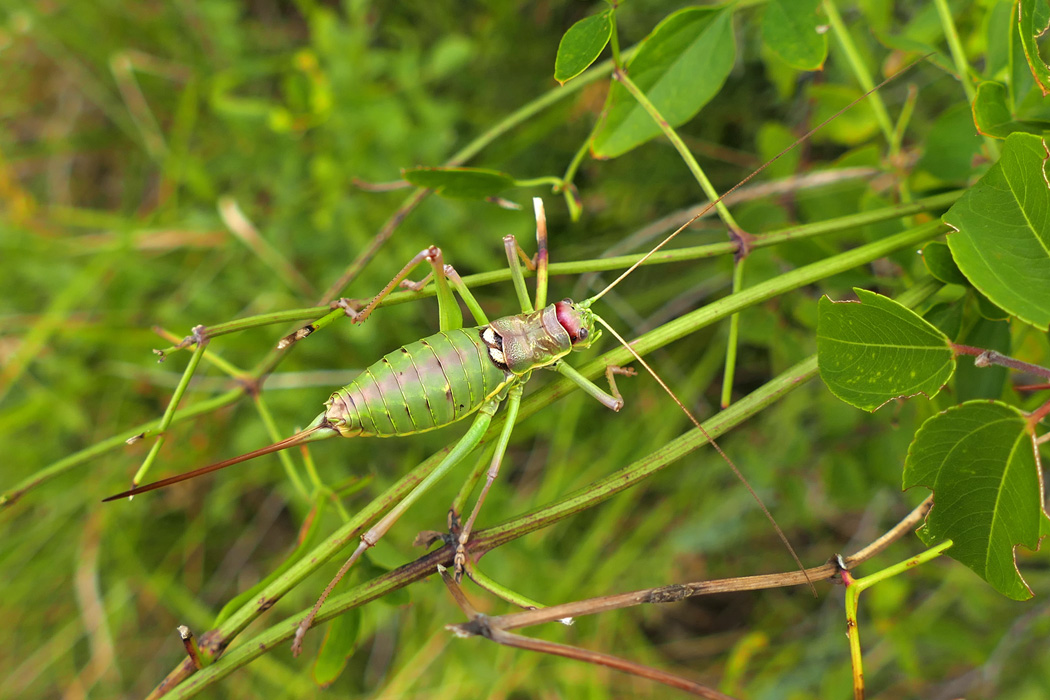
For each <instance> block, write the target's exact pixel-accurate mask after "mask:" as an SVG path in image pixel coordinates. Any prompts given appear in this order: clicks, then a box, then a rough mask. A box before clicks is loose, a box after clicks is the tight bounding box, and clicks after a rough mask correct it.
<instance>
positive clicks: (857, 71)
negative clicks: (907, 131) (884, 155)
mask: <svg viewBox="0 0 1050 700" xmlns="http://www.w3.org/2000/svg"><path fill="white" fill-rule="evenodd" d="M824 11H825V12H826V13H827V15H828V23H829V24H830V25H831V29H832V31H833V32H834V33H835V38H836V39H838V40H839V44H840V45H841V46H842V50H843V51H844V52H845V54H846V60H847V61H848V62H849V65H850V68H851V69H852V71H853V76H854V77H855V78H856V79H857V82H859V83H860V86H861V88H862V89H863V90H865V91H866V92H870V91H871V90H873V89H874V88H875V80H874V79H873V78H872V77H871V73H869V72H868V68H867V66H865V65H864V60H863V59H862V58H861V57H860V52H859V51H858V50H857V46H856V44H854V43H853V37H851V36H850V33H849V30H848V29H847V28H846V25H845V23H844V22H843V21H842V15H840V14H839V10H838V8H837V7H836V6H835V2H834V0H824ZM870 97H871V106H872V109H873V110H875V120H876V121H877V122H878V123H879V128H880V129H882V134H883V136H884V137H885V138H886V143H888V144H889V146H890V155H891V157H893V158H895V157H896V156H897V154H898V153H899V152H900V141H899V140H898V139H897V133H896V130H895V129H894V128H893V120H892V119H890V114H889V112H888V111H887V110H886V104H885V103H884V102H883V101H882V97H881V96H879V93H877V92H872V93H871V96H870Z"/></svg>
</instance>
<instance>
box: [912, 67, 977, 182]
mask: <svg viewBox="0 0 1050 700" xmlns="http://www.w3.org/2000/svg"><path fill="white" fill-rule="evenodd" d="M978 91H980V88H978ZM973 120H974V117H973V112H972V111H971V110H970V106H969V105H967V104H966V103H965V102H961V103H959V104H956V105H952V106H951V107H949V108H948V109H946V110H944V112H942V113H941V115H940V116H939V117H937V120H936V121H935V122H934V124H933V127H932V128H931V129H930V133H929V134H928V135H927V137H926V146H925V147H924V148H923V153H922V158H921V159H920V160H919V167H921V168H923V169H924V170H926V172H928V173H930V174H931V175H933V176H934V177H938V178H940V179H941V180H944V181H945V182H958V183H960V184H962V183H966V182H967V181H968V180H969V178H970V173H971V172H972V171H973V168H974V156H976V155H977V154H978V153H979V152H980V150H981V144H982V143H983V142H984V140H983V139H982V138H981V135H980V134H979V133H977V129H976V128H974V124H973Z"/></svg>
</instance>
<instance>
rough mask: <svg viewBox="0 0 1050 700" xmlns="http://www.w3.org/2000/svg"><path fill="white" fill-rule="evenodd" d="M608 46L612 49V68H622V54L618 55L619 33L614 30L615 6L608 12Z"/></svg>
mask: <svg viewBox="0 0 1050 700" xmlns="http://www.w3.org/2000/svg"><path fill="white" fill-rule="evenodd" d="M609 25H610V26H609V30H610V31H609V47H610V48H611V49H612V61H613V67H614V68H623V56H621V55H620V35H619V32H617V31H616V6H615V5H613V7H612V10H611V11H610V12H609Z"/></svg>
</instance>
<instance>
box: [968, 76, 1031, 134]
mask: <svg viewBox="0 0 1050 700" xmlns="http://www.w3.org/2000/svg"><path fill="white" fill-rule="evenodd" d="M1006 100H1007V94H1006V86H1005V85H1003V84H1001V83H993V82H983V83H981V84H980V85H978V86H977V95H976V97H974V99H973V120H974V123H976V124H977V129H978V131H980V132H981V133H982V134H984V135H985V136H991V137H993V138H997V139H1005V138H1006V137H1007V136H1009V135H1010V134H1012V133H1013V132H1015V131H1022V132H1025V133H1029V134H1041V133H1042V132H1043V130H1042V129H1040V128H1039V127H1038V126H1035V125H1031V124H1025V123H1023V122H1020V121H1017V119H1016V117H1015V116H1014V115H1013V114H1012V113H1011V112H1010V108H1009V107H1008V106H1007V104H1006Z"/></svg>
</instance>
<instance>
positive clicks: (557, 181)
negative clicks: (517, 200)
mask: <svg viewBox="0 0 1050 700" xmlns="http://www.w3.org/2000/svg"><path fill="white" fill-rule="evenodd" d="M563 182H564V181H563V180H562V179H561V178H560V177H554V176H553V175H545V176H544V177H534V178H531V179H528V180H515V181H514V185H515V186H516V187H537V186H539V185H550V186H551V187H552V188H558V187H560V186H561V185H562V184H563Z"/></svg>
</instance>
